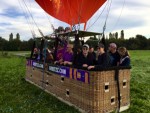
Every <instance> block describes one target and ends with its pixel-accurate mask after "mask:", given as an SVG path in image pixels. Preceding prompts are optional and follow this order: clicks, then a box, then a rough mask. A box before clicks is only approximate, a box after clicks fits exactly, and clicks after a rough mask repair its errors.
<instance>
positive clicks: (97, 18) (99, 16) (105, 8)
mask: <svg viewBox="0 0 150 113" xmlns="http://www.w3.org/2000/svg"><path fill="white" fill-rule="evenodd" d="M107 5H108V2H107V3H106V5H105V7H104V8H103V10H102V12H101V13H100V14H99V16H98V17H97V18H96V20H95V21H94V22H93V23H92V24H91V25H89V26H88V27H87V29H86V31H87V30H88V29H90V28H91V27H92V26H93V25H94V24H95V23H96V22H97V21H98V20H99V18H100V17H101V15H102V14H103V13H104V10H105V9H106V7H107Z"/></svg>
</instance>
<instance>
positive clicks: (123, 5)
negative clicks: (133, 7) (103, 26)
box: [113, 0, 126, 29]
mask: <svg viewBox="0 0 150 113" xmlns="http://www.w3.org/2000/svg"><path fill="white" fill-rule="evenodd" d="M125 2H126V1H125V0H124V1H123V4H122V8H121V12H120V15H119V17H118V19H117V21H116V23H115V25H114V27H113V29H115V28H116V26H117V25H118V23H119V20H120V18H121V15H122V12H123V9H124V7H125Z"/></svg>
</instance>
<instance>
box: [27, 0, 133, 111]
mask: <svg viewBox="0 0 150 113" xmlns="http://www.w3.org/2000/svg"><path fill="white" fill-rule="evenodd" d="M35 1H36V2H37V3H38V4H39V5H40V6H41V7H42V9H44V10H45V11H46V12H47V13H48V14H49V15H51V16H53V17H55V18H56V19H58V20H61V21H63V22H66V23H68V24H69V25H70V26H73V25H76V24H81V23H84V24H85V26H84V27H86V23H87V21H88V20H89V19H90V18H91V17H92V15H93V14H94V13H95V12H96V11H97V10H98V9H99V8H100V7H101V6H102V5H103V4H104V3H105V2H106V0H35ZM103 32H104V31H103ZM52 34H53V35H55V38H54V39H55V51H54V59H55V58H56V54H57V49H58V45H59V42H63V41H62V40H61V39H60V37H63V38H64V37H67V38H70V37H73V38H74V39H75V41H74V51H73V55H74V57H73V58H74V59H75V58H78V57H79V56H78V52H77V50H78V47H79V46H81V43H80V41H83V40H82V38H84V37H89V36H90V37H91V36H96V35H102V33H95V32H89V31H80V30H74V31H73V30H71V29H70V28H68V27H67V28H65V29H64V28H63V27H62V26H60V27H58V29H57V30H56V29H55V30H54V33H52ZM103 34H104V33H103ZM48 38H49V37H48ZM63 38H62V39H63ZM67 38H66V39H67ZM80 39H81V40H80ZM102 39H103V40H102V42H105V41H104V39H105V38H104V35H103V38H102ZM47 43H48V41H47V40H46V38H45V37H44V38H42V42H41V48H40V53H43V52H42V51H43V48H46V47H47V46H45V47H44V45H47ZM64 43H65V41H64V42H63V43H61V44H64ZM64 45H65V44H64ZM85 45H86V44H85ZM34 46H35V44H34ZM34 46H33V49H32V53H31V57H30V58H27V66H26V67H27V68H26V71H27V73H26V80H27V81H29V82H30V83H32V84H35V85H36V86H38V87H40V88H42V89H44V90H45V91H47V92H49V93H51V94H54V95H55V96H56V97H58V98H59V99H60V100H61V101H63V102H66V103H67V104H69V105H73V106H75V107H77V108H78V109H79V110H80V111H81V112H85V113H104V112H112V111H114V110H116V109H117V111H118V112H119V111H123V110H126V109H128V108H129V105H130V99H129V98H130V94H129V93H130V87H129V86H130V68H131V67H130V66H129V67H117V66H116V67H111V66H100V67H99V68H94V69H93V70H88V68H87V67H86V68H85V67H83V66H80V67H78V66H77V65H76V62H73V61H72V62H71V65H69V66H68V65H65V64H64V65H61V64H58V65H57V64H55V63H49V62H46V60H45V59H46V58H45V57H44V58H43V59H40V60H37V59H36V60H35V59H33V58H32V54H33V50H34ZM59 46H60V45H59ZM84 47H85V46H82V50H83V48H84ZM103 47H104V46H103ZM62 48H65V46H63V47H62ZM68 48H69V47H68ZM88 48H89V46H86V48H84V50H88ZM98 49H100V48H98ZM81 53H82V52H81ZM79 54H80V53H79ZM41 56H42V55H41ZM41 56H40V58H41ZM44 56H46V52H45V55H44ZM85 57H86V56H84V58H85ZM84 58H83V59H84ZM75 61H77V60H75ZM86 61H87V62H89V60H86ZM79 63H80V62H79ZM94 65H95V64H94Z"/></svg>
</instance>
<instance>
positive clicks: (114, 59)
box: [109, 43, 120, 66]
mask: <svg viewBox="0 0 150 113" xmlns="http://www.w3.org/2000/svg"><path fill="white" fill-rule="evenodd" d="M109 55H110V59H111V66H118V65H119V60H120V55H119V53H118V52H117V45H116V44H115V43H110V44H109Z"/></svg>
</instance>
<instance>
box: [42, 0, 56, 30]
mask: <svg viewBox="0 0 150 113" xmlns="http://www.w3.org/2000/svg"><path fill="white" fill-rule="evenodd" d="M43 1H44V0H43ZM44 5H45V7H46V10H47V5H46V3H45V1H44ZM45 15H46V17H47V19H48V22H49V23H50V25H51V28H52V29H53V32H55V28H54V26H53V25H52V24H51V21H50V19H49V16H48V15H47V13H46V12H45Z"/></svg>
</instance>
